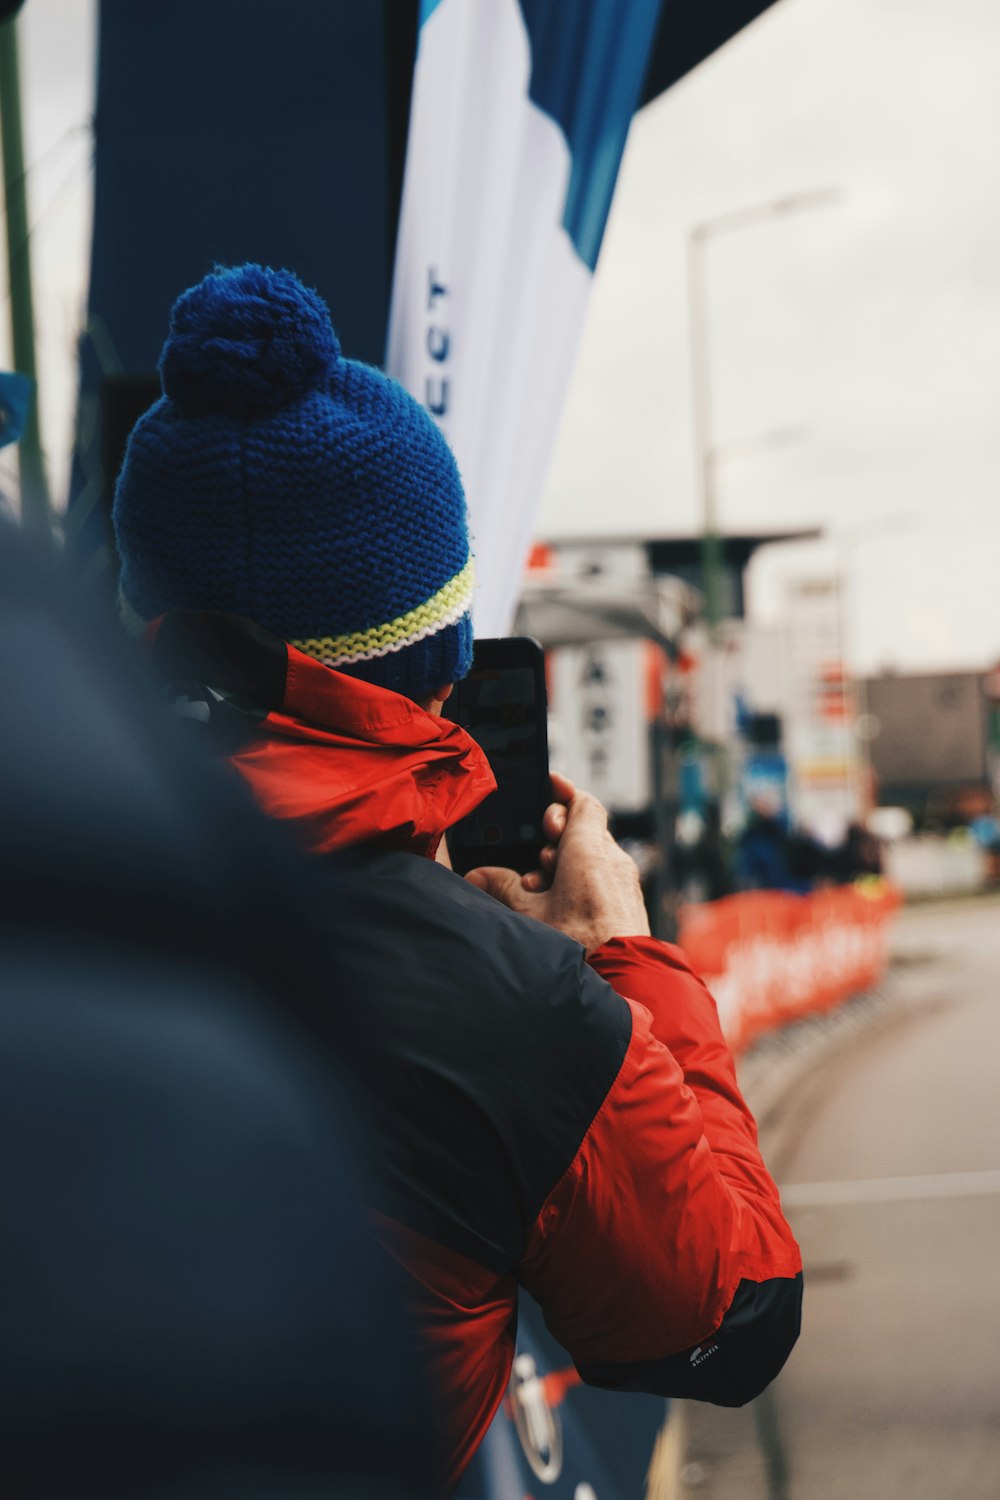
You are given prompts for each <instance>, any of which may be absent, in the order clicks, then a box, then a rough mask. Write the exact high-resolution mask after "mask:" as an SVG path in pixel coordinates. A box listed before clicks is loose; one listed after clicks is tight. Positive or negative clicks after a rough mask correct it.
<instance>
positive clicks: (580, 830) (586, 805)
mask: <svg viewBox="0 0 1000 1500" xmlns="http://www.w3.org/2000/svg"><path fill="white" fill-rule="evenodd" d="M607 831H608V811H607V808H606V807H605V806H604V803H603V802H598V800H597V798H596V797H595V796H593V795H592V794H591V793H590V792H580V791H578V792H576V793H575V794H574V797H573V800H572V802H571V803H570V804H569V806H568V807H567V809H566V827H565V828H564V830H563V833H562V838H561V840H560V842H561V843H563V844H566V843H567V842H568V841H572V842H574V843H575V842H576V841H577V840H578V839H592V838H595V837H599V836H600V835H601V834H605V833H607Z"/></svg>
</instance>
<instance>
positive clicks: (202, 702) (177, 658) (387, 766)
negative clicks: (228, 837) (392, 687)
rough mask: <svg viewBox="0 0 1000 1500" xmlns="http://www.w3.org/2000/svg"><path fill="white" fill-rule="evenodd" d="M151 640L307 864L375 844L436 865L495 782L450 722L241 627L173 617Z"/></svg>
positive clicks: (188, 701)
mask: <svg viewBox="0 0 1000 1500" xmlns="http://www.w3.org/2000/svg"><path fill="white" fill-rule="evenodd" d="M146 641H147V644H148V646H149V649H150V651H151V654H152V657H153V660H154V663H155V664H156V666H157V667H158V669H159V670H160V672H161V673H162V674H163V676H164V677H165V678H166V680H167V682H168V683H169V684H170V693H171V697H172V698H173V700H174V703H175V705H176V706H177V707H178V710H179V712H181V714H182V715H183V716H184V717H185V718H186V719H188V720H189V721H190V722H192V723H194V724H197V725H198V726H199V728H200V730H201V732H202V733H203V734H205V735H206V736H207V737H208V738H209V739H210V740H211V742H212V743H213V745H214V747H215V749H216V750H217V751H219V752H220V753H222V754H223V756H224V757H225V759H227V760H228V761H229V763H230V764H231V765H232V766H233V767H234V768H235V770H237V771H238V772H239V774H240V775H241V776H242V777H243V779H244V780H245V781H246V783H247V785H248V786H249V788H250V790H251V792H252V794H253V796H254V798H255V800H256V802H257V803H258V805H259V806H260V807H261V808H263V810H264V811H265V812H266V813H268V814H270V816H272V817H275V818H278V819H280V820H281V821H283V822H285V823H288V824H289V825H290V826H291V827H292V828H293V829H294V830H295V832H296V835H297V836H298V838H299V841H300V842H301V843H303V844H304V845H305V847H306V848H307V849H308V850H310V852H312V853H326V852H328V851H330V850H333V849H338V848H343V847H345V846H347V845H351V844H360V843H369V844H370V843H374V844H377V845H380V846H382V847H387V848H402V849H410V850H413V851H414V852H417V853H420V854H427V855H430V856H431V857H433V855H434V853H435V852H436V850H437V846H438V844H439V843H440V840H441V835H442V833H443V832H444V830H445V829H446V828H448V827H449V826H450V825H451V824H452V823H454V822H456V821H457V819H459V818H461V817H463V816H464V815H465V814H466V813H467V812H470V811H471V810H472V809H473V808H474V807H476V806H478V804H479V803H480V802H481V801H482V800H483V798H484V797H486V796H487V795H488V794H489V793H490V792H491V791H493V789H494V787H495V785H496V782H495V780H494V778H493V773H492V771H491V770H490V768H489V763H488V761H487V759H486V756H485V755H484V754H483V751H482V750H481V749H480V748H479V746H478V745H477V744H476V742H475V740H473V739H472V738H471V736H469V735H468V734H467V733H466V732H465V730H464V729H461V728H460V727H459V726H458V725H457V724H453V723H452V722H451V720H449V719H442V718H438V717H436V716H435V715H433V714H429V713H427V712H426V711H425V710H424V709H422V708H420V707H418V705H417V704H416V703H414V702H413V701H412V700H411V699H409V698H404V697H403V696H402V695H401V694H399V693H393V692H390V691H389V690H388V689H387V688H382V687H377V686H375V685H374V684H372V683H368V682H362V681H361V680H360V679H358V678H355V677H349V676H347V675H346V674H345V673H343V672H337V671H335V670H334V669H333V668H332V667H326V666H324V665H323V664H322V663H321V662H318V661H316V660H314V659H313V658H312V657H311V656H306V655H305V654H304V653H303V652H301V651H299V650H297V649H296V648H295V647H294V646H291V645H288V644H287V643H286V642H284V641H280V640H278V639H277V638H276V637H274V636H270V635H268V634H267V633H266V632H265V631H262V630H260V629H258V627H257V626H255V625H253V624H251V623H250V622H249V621H247V620H242V619H239V618H237V617H235V616H232V615H219V614H209V613H203V612H200V611H187V610H184V611H176V612H174V613H172V614H169V615H165V616H161V617H160V619H158V620H154V621H153V623H152V625H151V626H150V627H149V630H148V631H147V634H146Z"/></svg>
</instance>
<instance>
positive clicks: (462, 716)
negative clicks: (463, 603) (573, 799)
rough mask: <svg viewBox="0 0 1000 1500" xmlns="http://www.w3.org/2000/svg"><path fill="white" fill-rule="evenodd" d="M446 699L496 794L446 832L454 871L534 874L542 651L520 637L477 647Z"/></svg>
mask: <svg viewBox="0 0 1000 1500" xmlns="http://www.w3.org/2000/svg"><path fill="white" fill-rule="evenodd" d="M504 658H506V660H504ZM452 696H453V699H454V702H453V703H452V702H449V704H448V711H449V714H450V717H452V718H453V719H455V721H456V722H457V723H459V724H461V725H462V727H463V728H464V729H466V730H468V732H469V734H471V735H472V737H473V739H475V740H477V741H478V743H479V744H480V745H481V746H482V748H483V750H484V751H485V752H486V757H487V759H488V760H489V763H490V766H491V768H492V771H493V774H494V776H495V777H496V780H497V790H496V791H495V792H493V793H491V795H490V796H489V797H487V798H486V800H485V801H484V802H482V803H480V805H479V806H478V807H477V808H475V809H474V810H473V811H472V812H471V813H469V815H468V816H467V817H465V818H463V819H462V820H461V822H460V823H457V824H456V825H455V827H454V828H453V829H451V830H450V832H449V835H448V845H449V849H450V851H451V855H452V860H453V862H454V864H455V867H456V869H458V868H459V867H460V866H461V867H463V868H464V869H472V868H473V866H474V865H475V864H503V865H509V866H510V867H511V868H513V869H525V870H528V869H532V868H533V867H534V865H535V864H536V863H537V859H538V853H539V851H540V849H541V845H542V813H543V812H544V810H545V805H546V802H547V801H548V800H549V790H548V742H547V735H546V723H545V719H546V705H545V678H544V672H543V669H542V654H541V650H540V648H539V647H538V646H537V645H536V644H535V643H534V642H533V641H528V640H524V639H520V638H515V639H511V640H509V641H489V642H482V643H478V642H477V646H476V657H475V660H474V663H473V668H472V671H471V672H470V673H469V675H468V677H466V678H464V679H463V681H462V682H461V683H459V684H458V686H457V688H456V690H455V693H454V694H453V695H452Z"/></svg>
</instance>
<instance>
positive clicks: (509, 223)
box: [386, 0, 660, 635]
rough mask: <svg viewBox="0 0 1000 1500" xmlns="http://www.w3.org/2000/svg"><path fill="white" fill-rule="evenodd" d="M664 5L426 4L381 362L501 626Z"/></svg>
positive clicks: (484, 614) (556, 1)
mask: <svg viewBox="0 0 1000 1500" xmlns="http://www.w3.org/2000/svg"><path fill="white" fill-rule="evenodd" d="M659 9H660V0H423V3H422V8H421V23H420V38H419V44H418V51H417V62H416V69H415V73H414V82H413V101H412V106H411V116H410V133H409V141H408V146H407V158H406V174H405V179H404V184H403V198H402V206H401V211H400V223H399V236H398V241H397V247H396V262H395V274H394V282H393V296H392V309H391V315H390V323H389V338H388V347H387V352H386V367H387V369H388V371H389V373H390V374H391V375H394V376H395V377H396V379H397V380H400V381H402V383H403V384H404V385H405V386H406V387H407V389H408V390H410V391H411V392H412V394H413V395H414V396H416V397H417V399H418V400H420V401H421V402H423V404H424V405H425V406H426V407H427V409H428V410H429V411H430V412H431V413H432V415H433V416H434V417H435V419H436V420H437V421H438V423H439V424H440V426H441V428H442V430H443V431H444V433H445V435H446V436H447V438H448V440H449V442H450V443H451V446H452V448H453V450H454V452H455V456H456V458H457V460H458V465H459V468H460V470H461V473H462V478H463V480H464V483H465V489H466V494H467V496H468V500H469V511H470V518H471V526H472V534H473V548H474V551H475V554H476V568H477V575H478V579H479V587H478V591H477V597H476V603H475V624H476V633H477V634H478V635H502V634H504V633H505V632H506V631H507V630H508V629H509V628H510V622H511V620H512V617H513V613H514V609H515V606H516V603H517V598H518V594H519V592H520V584H521V574H522V569H523V565H524V559H525V554H526V552H527V549H528V546H529V544H530V541H531V534H532V526H533V522H534V518H535V515H536V513H537V509H538V505H539V501H540V498H541V492H542V485H543V483H544V479H545V470H546V466H547V464H548V460H549V457H550V454H551V451H552V446H553V443H554V440H555V436H556V425H557V422H558V419H559V414H560V410H561V407H562V402H563V398H564V396H565V393H566V389H567V386H568V383H569V376H570V372H571V370H572V365H573V359H574V355H575V352H576V347H577V342H578V340H579V336H580V331H581V328H582V323H583V315H584V309H585V306H586V300H587V294H588V292H589V289H590V283H591V277H592V274H593V269H594V265H595V264H596V260H597V252H598V250H599V248H600V242H601V236H602V234H603V231H604V225H605V221H606V219H607V212H608V207H609V205H610V202H611V195H612V192H613V189H614V182H615V178H616V176H617V173H618V166H619V163H620V161H621V155H622V151H623V149H624V145H625V137H626V135H627V133H628V126H629V122H630V120H631V117H632V112H633V110H634V108H635V104H636V100H637V99H638V97H639V91H640V87H641V84H642V78H643V73H644V71H645V67H646V62H647V58H648V54H649V47H650V43H651V41H652V38H653V34H654V31H655V27H656V22H657V19H658V15H659Z"/></svg>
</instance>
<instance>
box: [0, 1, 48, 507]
mask: <svg viewBox="0 0 1000 1500" xmlns="http://www.w3.org/2000/svg"><path fill="white" fill-rule="evenodd" d="M0 139H2V145H3V181H4V201H5V203H6V207H7V277H8V284H9V288H10V324H11V347H12V352H13V356H14V369H15V370H16V371H17V372H18V374H20V375H27V376H28V377H29V378H30V379H31V380H33V381H34V382H35V389H34V399H33V400H32V402H31V404H30V405H29V407H28V416H27V420H26V422H25V426H24V431H23V433H22V435H21V440H20V442H19V444H18V474H19V476H20V481H21V520H22V524H23V525H24V526H25V528H27V529H30V530H32V531H36V532H42V533H44V534H45V535H48V534H49V533H50V531H51V525H52V514H51V505H50V501H49V486H48V481H47V479H46V477H45V460H44V457H43V454H42V440H41V429H40V426H39V421H38V376H37V371H36V366H35V314H34V305H33V301H32V294H31V253H30V248H31V247H30V233H31V232H30V230H29V227H28V202H27V193H26V190H25V172H24V140H23V135H22V130H21V85H20V72H19V68H18V57H17V17H16V15H10V16H9V17H8V19H6V20H4V21H2V22H0Z"/></svg>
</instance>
